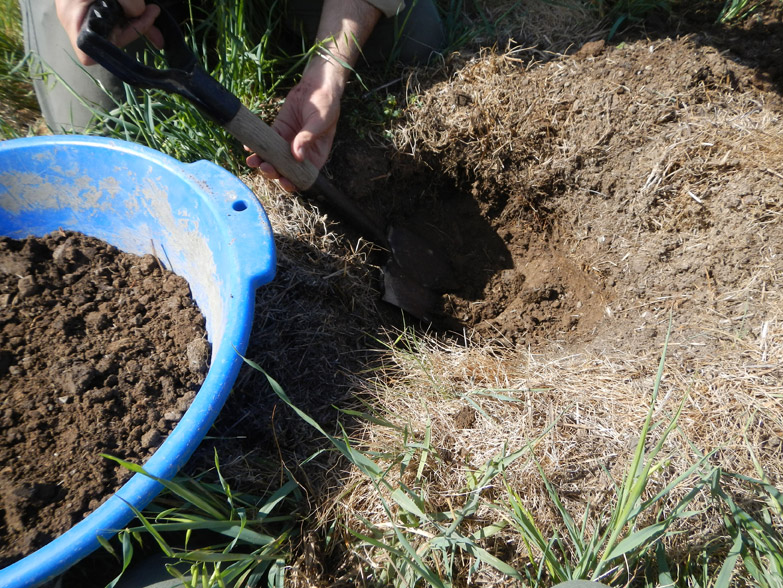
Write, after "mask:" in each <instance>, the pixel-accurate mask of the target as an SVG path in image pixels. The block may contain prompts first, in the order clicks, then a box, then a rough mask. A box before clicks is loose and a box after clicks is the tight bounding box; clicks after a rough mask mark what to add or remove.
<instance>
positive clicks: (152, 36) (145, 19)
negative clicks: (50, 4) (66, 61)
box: [55, 0, 163, 65]
mask: <svg viewBox="0 0 783 588" xmlns="http://www.w3.org/2000/svg"><path fill="white" fill-rule="evenodd" d="M93 2H94V0H55V5H56V6H57V17H58V18H59V19H60V23H61V24H62V25H63V28H64V29H65V32H66V33H67V35H68V38H69V39H70V40H71V45H73V49H74V51H75V52H76V57H77V58H78V59H79V61H80V62H81V63H82V64H83V65H92V64H94V63H95V61H94V60H93V59H91V58H90V56H89V55H87V54H86V53H84V52H82V51H81V50H80V49H79V47H77V46H76V39H77V38H78V37H79V31H80V30H81V28H82V22H83V21H84V17H85V16H86V15H87V9H88V8H89V7H90V5H91V4H92V3H93ZM118 2H119V3H120V5H121V6H122V10H123V12H124V13H125V16H126V17H127V18H128V19H129V20H128V21H127V22H125V23H123V24H122V26H118V27H115V29H114V31H112V34H111V37H110V38H109V40H110V41H111V42H112V43H114V44H115V45H117V47H125V45H127V44H129V43H132V42H133V41H135V40H136V39H138V38H139V37H147V39H149V41H150V42H151V43H152V44H153V45H154V46H155V47H157V48H158V49H162V48H163V34H162V33H161V32H160V31H159V30H158V28H157V27H156V26H154V22H155V19H156V18H158V15H159V14H160V7H159V6H158V5H157V4H145V3H144V0H118Z"/></svg>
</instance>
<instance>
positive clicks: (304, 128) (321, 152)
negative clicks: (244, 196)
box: [246, 62, 343, 192]
mask: <svg viewBox="0 0 783 588" xmlns="http://www.w3.org/2000/svg"><path fill="white" fill-rule="evenodd" d="M312 65H313V67H310V68H308V69H307V70H306V71H305V73H304V74H303V75H302V80H301V81H300V82H299V83H298V84H297V85H296V86H294V88H293V89H292V90H291V91H290V92H289V93H288V96H287V97H286V99H285V102H284V103H283V106H282V108H281V109H280V112H279V113H278V115H277V118H276V119H275V122H274V123H273V124H272V128H273V129H274V130H275V131H277V133H278V134H279V135H280V136H281V137H283V139H285V140H286V141H287V142H288V143H289V144H290V145H291V154H292V155H293V156H294V159H296V160H297V161H305V160H307V161H309V162H310V163H312V164H313V165H314V166H315V167H316V168H318V169H321V168H322V167H323V165H324V164H325V163H326V160H327V159H328V157H329V152H330V151H331V149H332V142H333V141H334V135H335V131H336V129H337V121H338V119H339V118H340V98H341V96H342V90H343V86H342V84H340V83H333V82H332V81H330V79H329V76H328V71H327V70H326V68H328V67H331V66H330V64H328V63H326V62H324V63H323V64H317V65H315V64H312ZM323 66H326V68H325V67H323ZM246 161H247V164H248V165H249V166H250V167H255V168H258V170H259V171H260V172H261V173H262V174H263V175H264V177H265V178H267V179H270V180H278V182H279V184H280V186H281V187H282V188H283V189H284V190H286V191H288V192H293V191H294V190H296V186H294V184H293V183H292V182H291V181H290V180H289V179H288V178H285V177H283V176H281V175H280V173H279V172H278V170H276V169H275V168H274V167H273V166H272V164H270V163H268V162H265V161H263V160H262V159H261V157H259V156H258V155H257V154H255V153H254V154H252V155H250V156H248V157H247V160H246Z"/></svg>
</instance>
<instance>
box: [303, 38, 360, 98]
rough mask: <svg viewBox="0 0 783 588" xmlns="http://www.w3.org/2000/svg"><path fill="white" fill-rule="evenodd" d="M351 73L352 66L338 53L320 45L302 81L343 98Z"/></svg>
mask: <svg viewBox="0 0 783 588" xmlns="http://www.w3.org/2000/svg"><path fill="white" fill-rule="evenodd" d="M350 75H351V67H350V65H349V64H347V63H345V62H344V61H343V60H342V59H341V58H340V57H339V56H338V55H336V54H335V53H332V52H330V51H329V50H327V49H325V48H322V47H319V48H317V49H316V50H315V51H314V52H313V55H312V57H311V59H310V61H309V63H308V64H307V67H305V69H304V72H303V73H302V80H301V82H302V83H306V84H308V85H312V86H315V87H318V88H319V89H320V90H322V91H323V92H325V93H328V94H331V95H333V96H335V97H336V98H337V99H339V98H341V97H342V95H343V92H344V90H345V85H346V83H347V82H348V78H349V77H350Z"/></svg>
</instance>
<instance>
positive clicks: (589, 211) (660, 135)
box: [334, 9, 783, 350]
mask: <svg viewBox="0 0 783 588" xmlns="http://www.w3.org/2000/svg"><path fill="white" fill-rule="evenodd" d="M708 23H709V21H707V22H706V23H705V22H704V21H701V22H700V25H699V26H698V27H696V30H699V31H701V32H699V33H693V34H676V33H677V31H670V30H665V31H663V34H662V33H656V34H650V35H649V36H648V37H646V38H642V39H638V40H630V41H626V42H622V43H619V44H618V43H615V44H608V43H605V42H604V41H603V40H598V41H592V42H587V43H584V44H583V45H582V46H581V47H579V46H577V47H576V48H575V49H574V51H573V52H572V54H571V55H564V56H560V57H558V58H557V59H551V60H550V61H548V62H546V63H540V62H537V61H536V59H537V57H538V53H535V52H527V53H526V52H525V51H524V50H517V51H511V52H509V53H505V54H503V53H498V52H491V53H485V54H482V55H480V56H475V57H472V58H469V59H465V58H464V57H463V56H453V58H452V62H451V64H450V68H448V69H447V72H446V74H447V75H446V76H441V77H440V78H439V77H437V76H436V77H434V78H430V79H425V76H422V75H421V74H419V75H418V76H417V78H416V81H417V83H418V87H414V88H413V93H415V94H416V100H415V102H414V103H413V104H412V106H411V107H410V108H409V109H408V110H407V116H406V119H405V121H404V124H403V125H401V127H400V129H399V130H398V133H397V142H398V148H399V151H398V156H397V157H395V158H392V159H391V160H387V161H386V162H385V163H379V162H378V161H371V162H370V163H368V162H367V158H368V154H372V150H371V149H364V150H362V151H361V152H354V151H352V150H350V149H345V151H344V152H343V153H338V154H337V156H336V157H337V159H336V162H335V163H334V169H335V174H336V175H338V177H339V178H340V181H342V182H344V183H345V184H346V186H347V189H348V190H349V192H351V193H355V194H358V195H359V197H360V198H362V199H365V200H366V201H367V202H369V203H375V206H377V207H378V208H379V209H381V210H383V211H384V213H385V215H386V216H387V218H392V219H396V220H397V222H398V223H401V224H406V225H408V226H411V227H413V228H414V229H416V230H418V231H419V232H420V233H421V234H423V235H426V236H427V237H428V238H430V239H432V240H433V241H434V242H435V243H436V244H437V245H440V246H441V247H442V249H443V250H445V251H448V252H449V258H450V262H451V264H452V265H453V267H454V269H455V272H456V274H457V275H458V277H459V280H460V284H459V287H458V288H456V289H454V290H453V291H451V292H449V293H448V294H447V295H446V296H445V297H444V299H443V304H442V307H441V308H440V309H439V311H440V315H439V317H438V318H437V320H436V321H435V324H436V326H438V327H442V328H444V329H447V330H453V331H455V332H458V333H461V332H464V331H465V330H467V332H469V333H471V334H472V335H474V336H478V337H479V338H481V339H485V340H495V341H501V342H503V343H504V344H509V345H511V346H519V347H523V348H524V347H527V346H533V347H535V348H537V349H542V348H546V347H551V346H557V347H560V348H563V347H567V346H569V345H571V346H573V345H576V346H578V347H579V349H585V347H586V346H587V347H589V346H590V345H592V344H593V343H594V344H595V347H596V348H597V349H604V350H605V349H606V345H607V344H609V345H610V346H611V347H616V348H619V347H622V348H623V349H626V350H627V349H629V347H637V348H642V349H645V348H650V347H656V348H657V346H658V343H659V342H660V339H661V337H662V335H663V333H664V332H665V323H666V321H667V313H668V312H669V310H671V309H674V319H675V324H676V325H678V326H679V327H682V326H683V325H684V324H685V323H686V322H691V321H692V320H693V319H694V318H695V317H699V316H700V315H701V314H702V313H704V312H705V311H709V312H710V313H712V314H713V316H715V315H721V316H734V315H737V314H738V313H739V314H743V313H744V314H745V315H748V316H749V315H750V314H752V313H753V312H755V311H757V310H758V308H757V303H758V302H760V301H761V298H759V297H758V296H756V295H755V293H753V294H752V293H751V292H750V290H748V288H749V287H750V285H751V284H755V285H756V286H758V287H761V285H762V284H767V289H769V288H770V286H771V285H772V284H773V283H774V282H775V272H777V271H780V269H781V266H780V263H781V260H780V255H779V253H780V244H781V243H783V227H781V224H780V222H779V218H780V211H781V207H782V206H783V205H782V204H781V196H780V195H781V187H783V175H781V172H783V165H782V163H783V161H782V158H783V124H782V123H781V120H780V113H781V111H783V100H782V99H781V95H780V91H781V84H782V78H781V68H780V63H779V61H774V60H771V59H770V58H769V55H770V54H771V53H775V52H777V53H776V54H777V55H780V53H781V47H782V46H783V41H781V35H780V10H779V9H777V10H771V11H769V12H767V13H765V14H763V15H759V16H758V17H757V18H753V19H749V20H748V21H746V22H745V23H744V25H743V27H736V28H734V29H729V28H719V27H716V28H713V27H711V26H709V25H708ZM679 27H680V28H681V29H687V28H688V26H687V21H682V22H680V23H679ZM765 48H766V49H765ZM439 73H442V72H439ZM409 91H411V90H410V89H409ZM360 162H361V165H360ZM696 322H702V319H701V318H697V319H696ZM756 322H759V321H756ZM760 324H761V323H760V322H759V325H758V326H760ZM653 343H654V344H653Z"/></svg>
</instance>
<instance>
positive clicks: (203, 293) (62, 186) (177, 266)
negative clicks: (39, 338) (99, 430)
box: [0, 135, 275, 588]
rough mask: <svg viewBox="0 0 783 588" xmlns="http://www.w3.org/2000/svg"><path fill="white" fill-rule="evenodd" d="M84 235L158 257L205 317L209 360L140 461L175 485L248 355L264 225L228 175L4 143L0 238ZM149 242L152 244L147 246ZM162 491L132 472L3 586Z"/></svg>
mask: <svg viewBox="0 0 783 588" xmlns="http://www.w3.org/2000/svg"><path fill="white" fill-rule="evenodd" d="M60 228H62V229H64V230H73V231H79V232H81V233H84V234H86V235H89V236H92V237H96V238H98V239H101V240H103V241H105V242H107V243H110V244H112V245H114V246H116V247H118V248H119V249H122V250H123V251H126V252H128V253H134V254H137V255H144V254H147V253H156V254H157V256H158V258H159V259H160V260H161V261H162V262H163V263H164V265H166V266H167V269H170V270H172V271H173V272H174V273H176V274H178V275H180V276H182V277H183V278H185V279H186V280H187V281H188V283H189V284H190V289H191V292H192V294H193V297H194V299H195V300H196V302H197V303H198V305H199V308H200V309H201V311H202V313H203V314H204V316H205V318H206V325H207V333H208V338H209V341H210V343H211V344H212V359H211V364H210V368H209V371H208V373H207V376H206V379H205V381H204V383H203V384H202V386H201V388H200V390H199V392H198V394H197V395H196V397H195V399H194V400H193V403H192V404H191V407H190V409H189V410H188V411H187V412H186V413H185V415H184V416H183V417H182V419H181V421H180V422H179V424H178V425H177V426H176V427H175V428H174V430H173V431H172V432H171V434H170V435H169V436H168V437H167V438H166V440H165V441H164V442H163V444H162V445H161V446H160V447H159V448H158V449H157V451H156V452H155V453H154V455H153V456H152V457H150V458H149V460H147V462H146V463H145V464H144V468H145V470H146V471H148V472H149V473H151V474H153V475H154V476H157V477H159V478H164V479H170V478H172V477H173V476H174V474H176V472H177V471H178V470H179V469H180V468H181V467H182V466H183V465H184V464H185V462H186V461H187V460H188V458H189V457H190V456H191V454H192V453H193V451H194V450H195V449H196V447H197V446H198V444H199V443H200V442H201V440H202V439H203V437H204V435H205V434H206V432H207V430H208V429H209V428H210V426H211V425H212V423H213V422H214V420H215V418H216V417H217V415H218V412H219V411H220V409H221V408H222V406H223V404H224V402H225V400H226V398H227V396H228V394H229V391H230V389H231V387H232V386H233V384H234V381H235V379H236V377H237V373H238V372H239V368H240V366H241V364H242V359H241V357H240V355H239V354H242V353H244V352H245V350H246V348H247V343H248V338H249V336H250V329H251V326H252V322H253V309H254V302H255V290H256V288H258V287H259V286H261V285H263V284H265V283H267V282H269V281H270V280H271V279H272V278H273V276H274V271H275V250H274V242H273V238H272V230H271V228H270V226H269V220H268V219H267V216H266V214H265V212H264V210H263V208H262V207H261V205H260V204H259V203H258V201H257V200H256V198H255V196H254V194H253V193H252V192H251V191H250V190H249V189H248V188H247V187H246V186H245V185H244V184H243V183H242V182H241V181H240V180H239V179H238V178H236V177H235V176H233V175H231V174H230V173H228V172H227V171H225V170H224V169H222V168H220V167H218V166H216V165H214V164H212V163H209V162H206V161H199V162H196V163H192V164H183V163H181V162H179V161H177V160H176V159H173V158H171V157H168V156H166V155H163V154H161V153H159V152H158V151H155V150H152V149H149V148H147V147H142V146H140V145H136V144H133V143H127V142H124V141H117V140H114V139H107V138H102V137H85V136H75V135H66V136H54V137H32V138H26V139H15V140H11V141H4V142H0V234H2V235H6V236H9V237H13V238H24V237H27V236H29V235H33V236H38V237H40V236H43V235H45V234H47V233H49V232H51V231H54V230H57V229H60ZM153 247H154V249H153ZM161 489H162V486H161V485H160V484H159V483H158V482H154V481H152V480H151V479H150V478H148V477H146V476H143V475H140V474H136V475H134V476H133V477H132V478H131V479H130V480H129V481H128V482H127V483H126V484H125V485H123V486H122V487H121V488H120V489H119V490H118V491H117V492H116V493H115V494H114V495H112V496H111V497H110V498H109V499H108V500H107V501H106V502H105V503H104V504H103V505H101V506H100V507H99V508H98V509H96V510H95V511H94V512H93V513H91V514H90V515H89V516H87V517H86V518H85V519H84V520H83V521H81V522H79V523H77V524H76V525H75V526H74V527H72V528H71V529H70V530H68V531H67V532H65V533H64V534H63V535H61V536H59V537H57V538H56V539H54V540H53V541H51V542H50V543H48V544H47V545H45V546H44V547H42V548H41V549H39V550H38V551H36V552H34V553H32V554H30V555H28V556H27V557H25V558H24V559H22V560H20V561H18V562H16V563H14V564H12V565H10V566H8V567H6V568H4V569H2V570H0V587H2V588H25V587H31V586H36V585H38V584H41V583H42V582H45V581H46V580H48V579H51V578H53V577H55V576H57V575H58V574H61V573H62V572H63V571H65V570H66V569H68V568H69V567H70V566H72V565H73V564H75V563H76V562H77V561H79V560H80V559H81V558H83V557H84V556H86V555H88V554H90V553H91V552H92V551H94V550H95V549H96V548H97V547H98V546H99V542H98V539H97V537H98V536H102V537H111V536H112V535H114V534H115V533H116V532H117V531H119V530H121V529H122V528H123V527H125V526H126V525H127V524H128V523H129V522H130V521H131V520H132V519H133V516H134V515H133V511H132V510H131V508H130V506H129V505H133V506H134V507H135V508H137V509H142V508H144V507H145V506H146V505H147V504H148V503H149V502H150V501H151V500H152V499H153V498H154V497H155V496H156V495H157V494H158V493H159V492H160V490H161Z"/></svg>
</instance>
